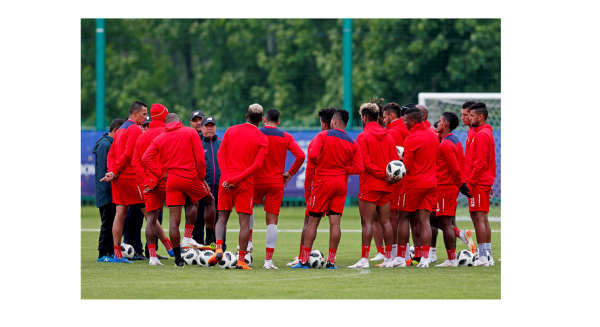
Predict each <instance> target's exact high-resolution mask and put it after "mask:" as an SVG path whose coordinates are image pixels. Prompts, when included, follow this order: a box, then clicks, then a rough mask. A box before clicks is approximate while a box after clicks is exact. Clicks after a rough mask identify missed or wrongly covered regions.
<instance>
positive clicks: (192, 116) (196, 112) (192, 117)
mask: <svg viewBox="0 0 600 327" xmlns="http://www.w3.org/2000/svg"><path fill="white" fill-rule="evenodd" d="M196 117H200V118H202V119H204V113H203V112H202V111H200V110H194V111H193V112H192V114H191V115H190V121H192V120H194V118H196Z"/></svg>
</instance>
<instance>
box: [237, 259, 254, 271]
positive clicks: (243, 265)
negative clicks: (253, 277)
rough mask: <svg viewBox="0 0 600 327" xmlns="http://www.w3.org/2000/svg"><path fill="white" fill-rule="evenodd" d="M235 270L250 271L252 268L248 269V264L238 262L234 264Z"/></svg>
mask: <svg viewBox="0 0 600 327" xmlns="http://www.w3.org/2000/svg"><path fill="white" fill-rule="evenodd" d="M235 269H246V270H252V268H250V267H248V264H247V263H245V262H244V261H239V260H238V262H237V263H236V264H235Z"/></svg>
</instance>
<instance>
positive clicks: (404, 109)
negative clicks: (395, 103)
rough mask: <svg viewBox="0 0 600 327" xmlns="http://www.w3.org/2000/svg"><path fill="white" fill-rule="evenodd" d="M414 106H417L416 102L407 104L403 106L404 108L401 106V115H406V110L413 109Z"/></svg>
mask: <svg viewBox="0 0 600 327" xmlns="http://www.w3.org/2000/svg"><path fill="white" fill-rule="evenodd" d="M412 108H415V109H416V108H417V106H415V104H414V103H409V104H405V105H404V106H402V108H400V115H402V116H404V113H405V112H406V110H408V109H412Z"/></svg>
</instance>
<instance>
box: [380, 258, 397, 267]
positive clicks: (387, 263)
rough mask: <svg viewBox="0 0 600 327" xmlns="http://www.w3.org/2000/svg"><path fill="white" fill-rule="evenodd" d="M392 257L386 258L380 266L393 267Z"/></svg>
mask: <svg viewBox="0 0 600 327" xmlns="http://www.w3.org/2000/svg"><path fill="white" fill-rule="evenodd" d="M393 267H394V266H393V264H392V259H385V260H383V263H382V264H381V266H379V268H393Z"/></svg>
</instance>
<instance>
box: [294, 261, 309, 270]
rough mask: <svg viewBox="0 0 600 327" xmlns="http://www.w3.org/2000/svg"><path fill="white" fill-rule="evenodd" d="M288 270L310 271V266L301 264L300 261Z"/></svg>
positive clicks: (305, 263) (306, 263)
mask: <svg viewBox="0 0 600 327" xmlns="http://www.w3.org/2000/svg"><path fill="white" fill-rule="evenodd" d="M290 268H298V269H310V265H309V264H308V261H307V262H304V263H302V261H300V262H298V264H296V265H294V266H291V267H290Z"/></svg>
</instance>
